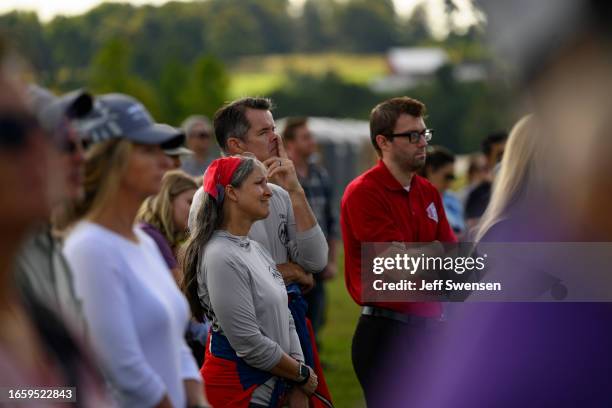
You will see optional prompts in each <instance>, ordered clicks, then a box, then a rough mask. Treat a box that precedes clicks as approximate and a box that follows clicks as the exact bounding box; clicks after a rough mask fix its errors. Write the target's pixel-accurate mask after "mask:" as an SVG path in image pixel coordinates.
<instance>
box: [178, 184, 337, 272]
mask: <svg viewBox="0 0 612 408" xmlns="http://www.w3.org/2000/svg"><path fill="white" fill-rule="evenodd" d="M268 187H270V190H271V191H272V197H271V198H270V215H268V217H267V218H265V219H263V220H259V221H256V222H255V223H254V224H253V226H252V227H251V231H250V232H249V237H250V238H251V239H253V240H255V241H257V242H259V243H260V244H261V245H262V246H263V247H264V248H265V249H266V250H268V252H269V253H270V255H272V259H273V260H274V263H276V264H282V263H285V262H288V261H292V262H295V263H297V264H298V265H300V266H301V267H302V268H304V270H306V271H307V272H311V273H319V272H321V271H322V270H323V269H325V267H326V266H327V253H328V247H327V240H326V239H325V235H323V231H321V227H320V226H319V224H316V225H315V226H314V227H312V228H311V229H309V230H307V231H302V232H297V228H296V223H295V216H294V214H293V206H292V204H291V198H290V197H289V193H287V192H286V191H285V190H284V189H283V188H282V187H280V186H277V185H276V184H272V183H268ZM203 194H204V190H203V189H202V187H200V188H199V189H198V191H197V192H196V194H195V196H194V197H193V204H192V205H191V208H190V210H189V229H190V230H191V231H193V230H194V229H195V228H196V218H197V213H198V211H199V209H200V207H201V206H202V201H203Z"/></svg>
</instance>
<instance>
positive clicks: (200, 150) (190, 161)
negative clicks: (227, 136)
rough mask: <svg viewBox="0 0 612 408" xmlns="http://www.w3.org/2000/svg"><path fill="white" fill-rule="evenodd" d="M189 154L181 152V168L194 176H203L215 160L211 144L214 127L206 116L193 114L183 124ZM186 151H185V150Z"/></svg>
mask: <svg viewBox="0 0 612 408" xmlns="http://www.w3.org/2000/svg"><path fill="white" fill-rule="evenodd" d="M181 129H182V130H183V132H184V133H185V141H186V145H187V149H189V150H190V153H189V154H181V170H183V171H184V172H185V173H187V174H189V175H191V176H193V177H202V175H203V174H204V172H205V171H206V168H207V167H208V166H209V165H210V163H211V162H212V161H213V159H214V157H213V156H212V155H211V152H210V146H211V143H212V142H211V139H212V137H213V129H212V126H211V124H210V120H208V118H207V117H206V116H202V115H193V116H190V117H188V118H187V119H185V121H184V122H183V124H182V125H181ZM183 153H184V152H183Z"/></svg>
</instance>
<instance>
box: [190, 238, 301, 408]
mask: <svg viewBox="0 0 612 408" xmlns="http://www.w3.org/2000/svg"><path fill="white" fill-rule="evenodd" d="M201 259H202V261H201V263H200V268H199V273H198V295H199V297H200V301H201V303H202V306H203V307H204V310H205V311H206V315H207V317H208V319H209V320H210V321H211V322H212V327H213V330H215V331H217V332H220V333H222V334H223V335H225V336H226V337H227V339H228V340H229V342H230V344H231V346H232V348H233V349H234V350H235V351H236V354H237V355H238V356H239V357H241V358H243V359H244V361H245V362H246V363H247V364H249V365H250V366H252V367H255V368H259V369H261V370H264V371H269V370H270V369H272V368H273V367H274V366H275V365H277V364H278V362H279V361H280V359H281V355H282V352H283V351H284V352H285V353H287V354H289V355H290V356H291V357H293V358H295V359H296V360H299V361H304V356H303V354H302V349H301V347H300V340H299V338H298V336H297V333H296V331H295V324H294V322H293V318H292V317H291V313H290V312H289V307H288V300H287V291H286V290H285V284H284V283H283V278H282V276H281V274H280V272H278V270H277V269H276V265H275V262H274V260H272V258H271V257H270V255H269V254H268V253H267V252H266V250H265V249H263V248H262V247H261V246H260V245H259V243H257V242H256V241H253V240H252V239H249V238H248V237H240V236H235V235H232V234H230V233H229V232H227V231H221V230H217V231H215V232H214V233H213V236H212V238H211V240H210V241H209V242H208V244H207V245H206V248H205V250H204V255H203V257H202V258H201ZM273 385H274V383H273V381H268V382H267V383H266V384H264V386H262V387H259V389H258V390H256V392H255V394H254V395H253V398H254V399H253V402H258V403H263V402H267V401H266V399H268V398H269V395H270V394H271V392H272V388H273Z"/></svg>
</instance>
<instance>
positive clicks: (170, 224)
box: [136, 170, 198, 282]
mask: <svg viewBox="0 0 612 408" xmlns="http://www.w3.org/2000/svg"><path fill="white" fill-rule="evenodd" d="M197 189H198V185H197V184H196V181H195V179H194V178H193V177H191V176H189V175H188V174H187V173H185V172H184V171H181V170H171V171H169V172H167V173H166V174H165V175H164V178H163V179H162V183H161V188H160V190H159V193H158V194H157V195H155V196H152V197H149V198H147V199H146V200H145V202H144V203H143V204H142V206H141V207H140V210H139V211H138V215H137V216H136V219H137V220H138V221H139V222H140V224H139V227H140V228H142V230H143V231H144V232H146V233H147V234H149V236H150V237H151V238H153V240H154V241H155V243H156V244H157V246H158V247H159V250H160V252H161V253H162V255H163V257H164V260H165V261H166V264H167V265H168V268H170V269H171V270H172V272H173V275H174V278H175V279H176V280H177V282H178V281H179V279H180V269H179V268H178V262H177V260H176V259H177V249H178V246H179V245H180V244H181V243H182V242H183V241H184V240H185V238H186V237H187V219H188V218H189V208H190V207H191V200H192V199H193V195H194V194H195V192H196V190H197Z"/></svg>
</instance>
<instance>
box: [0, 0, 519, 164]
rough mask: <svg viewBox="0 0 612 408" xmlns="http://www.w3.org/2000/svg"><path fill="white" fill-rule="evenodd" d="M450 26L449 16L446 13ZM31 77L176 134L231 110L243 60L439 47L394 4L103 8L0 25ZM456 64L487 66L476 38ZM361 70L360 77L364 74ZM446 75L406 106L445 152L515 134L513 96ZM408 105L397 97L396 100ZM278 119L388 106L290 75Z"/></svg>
mask: <svg viewBox="0 0 612 408" xmlns="http://www.w3.org/2000/svg"><path fill="white" fill-rule="evenodd" d="M446 4H447V15H448V16H450V15H451V14H452V12H453V9H452V7H450V5H452V2H451V1H448V0H447V1H446ZM2 31H3V32H5V33H6V36H7V37H8V38H9V39H11V40H13V42H14V44H15V45H16V47H17V49H18V51H19V53H20V54H22V55H23V56H25V58H26V59H27V60H28V61H29V62H30V63H31V64H32V65H33V68H34V71H35V72H36V73H37V81H38V82H40V83H42V84H43V85H46V86H49V87H51V88H54V89H55V90H57V91H66V90H69V89H73V88H76V87H83V86H86V87H88V88H89V89H91V90H92V91H94V92H95V93H105V92H123V93H127V94H131V95H134V96H135V97H137V98H138V99H140V100H141V101H142V102H143V103H145V105H146V106H147V107H148V108H149V109H150V110H151V112H152V113H153V115H154V116H155V117H156V118H158V119H159V120H160V121H163V122H166V123H171V124H175V125H176V124H178V123H180V121H181V120H182V119H183V118H184V117H186V116H187V115H189V114H191V113H203V114H206V115H209V116H210V115H212V113H213V112H214V111H215V109H216V108H218V107H219V106H220V105H221V104H222V103H223V102H224V101H225V100H227V98H228V89H229V84H230V75H229V73H228V71H227V70H226V66H228V65H231V64H232V62H233V59H235V58H237V57H241V56H244V55H256V54H268V53H289V52H298V51H299V52H323V51H330V50H333V51H350V52H384V51H386V50H387V49H388V48H389V47H391V46H395V45H420V44H425V43H431V42H432V41H433V40H432V38H431V35H430V32H429V30H428V28H427V24H426V15H425V12H424V8H423V7H419V8H417V10H416V12H415V13H414V14H413V15H412V17H411V18H409V19H404V18H400V17H399V16H398V15H397V14H396V13H395V10H394V8H393V4H392V2H391V0H348V1H339V0H306V2H305V3H304V6H303V9H302V12H301V14H299V15H293V14H291V13H290V11H289V2H288V0H206V1H194V2H190V3H183V2H180V3H179V2H171V3H167V4H165V5H163V6H160V7H153V6H141V7H134V6H131V5H129V4H119V3H105V4H102V5H100V6H98V7H96V8H94V9H92V10H91V11H89V12H87V13H85V14H83V15H80V16H74V17H56V18H55V19H53V20H52V21H50V22H48V23H46V24H43V23H41V22H40V21H39V20H38V18H37V16H36V15H35V14H33V13H22V12H12V13H8V14H5V15H3V16H0V32H2ZM443 44H444V46H445V47H446V48H447V50H448V51H449V53H450V54H451V56H452V57H453V59H454V60H460V59H465V58H470V57H474V56H475V57H482V56H483V50H484V48H483V46H482V39H481V38H480V37H479V34H478V31H477V30H471V31H469V32H468V33H466V34H458V33H451V35H450V36H449V37H448V38H446V40H445V41H444V43H443ZM355 69H359V67H356V68H355ZM449 72H450V68H445V69H442V70H441V71H440V72H439V73H438V77H437V79H436V80H434V81H432V82H431V83H428V84H423V85H421V86H419V87H417V88H416V89H411V90H410V91H407V94H410V95H411V96H414V97H417V98H419V99H421V100H423V101H424V102H425V103H426V104H428V105H429V106H430V107H432V108H431V115H430V120H429V121H428V125H430V126H433V127H434V128H436V131H437V132H436V139H437V143H442V144H445V145H446V146H448V147H450V148H452V149H454V150H456V151H458V152H462V151H468V150H472V149H474V148H476V147H477V146H478V141H479V140H480V138H482V136H483V135H484V133H485V132H486V131H487V130H492V129H498V128H503V127H506V126H507V122H508V116H509V115H508V112H509V107H508V106H507V104H504V103H503V102H504V101H508V100H510V99H509V97H508V91H507V90H506V89H505V88H503V87H501V86H499V84H496V83H490V82H479V83H470V84H461V83H457V82H455V81H454V79H453V77H452V75H450V74H449ZM399 93H402V92H400V91H398V92H397V93H396V94H399ZM269 96H271V97H272V98H273V99H274V100H275V102H276V104H277V106H278V110H277V112H276V116H278V117H281V116H285V115H294V114H299V115H320V116H331V117H355V118H362V119H366V118H367V115H368V113H369V110H370V109H371V107H372V106H374V105H375V104H376V103H378V102H380V101H381V100H382V99H384V98H386V97H389V96H392V95H380V94H376V93H374V92H373V91H371V90H370V89H368V88H367V87H365V86H360V85H356V84H352V83H348V82H346V81H344V80H343V79H342V78H340V77H338V76H337V75H335V74H334V73H328V74H326V75H323V76H311V75H305V74H298V73H293V74H290V75H289V77H288V79H287V81H284V83H283V84H282V86H280V87H278V89H276V90H274V91H272V92H271V93H270V95H269Z"/></svg>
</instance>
